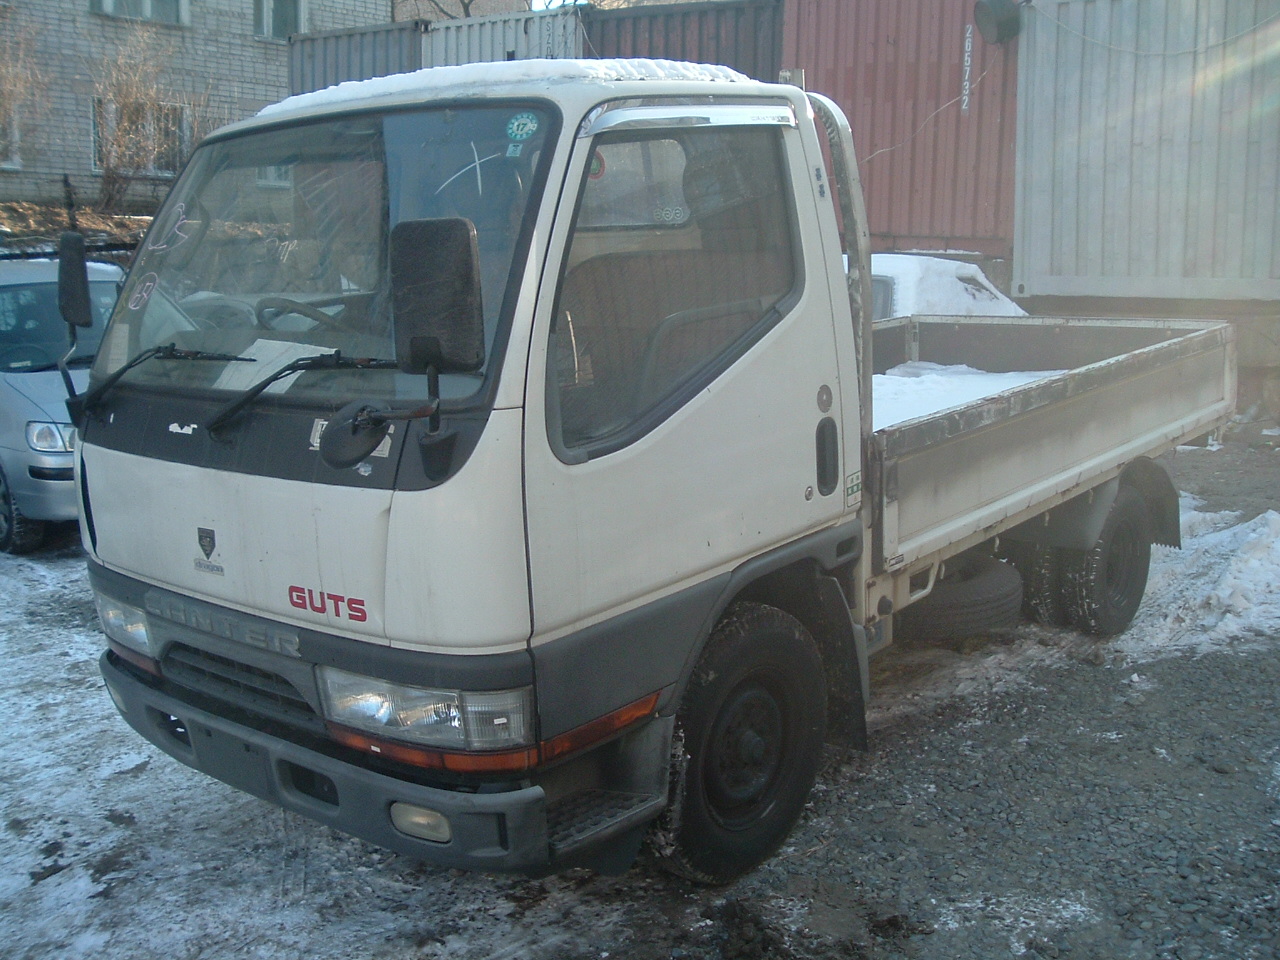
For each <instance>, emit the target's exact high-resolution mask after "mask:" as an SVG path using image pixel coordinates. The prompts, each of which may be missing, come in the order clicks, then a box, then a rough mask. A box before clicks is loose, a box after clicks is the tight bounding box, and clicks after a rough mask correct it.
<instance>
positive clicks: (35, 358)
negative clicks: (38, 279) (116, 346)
mask: <svg viewBox="0 0 1280 960" xmlns="http://www.w3.org/2000/svg"><path fill="white" fill-rule="evenodd" d="M115 301H116V284H115V281H114V280H93V281H90V283H89V304H90V313H91V315H92V317H93V326H91V327H88V328H86V329H84V330H79V331H77V335H76V349H75V352H74V353H72V354H71V356H70V357H68V362H69V363H71V364H73V365H74V364H76V363H88V362H89V361H90V360H92V359H93V354H94V351H95V350H97V349H98V342H99V340H101V339H102V330H103V327H104V326H105V325H106V318H107V315H108V313H110V311H111V306H112V304H114V303H115ZM70 346H71V339H70V336H69V335H68V332H67V323H66V321H65V320H63V319H62V313H61V312H60V311H59V310H58V284H57V282H56V281H53V280H50V281H49V282H47V283H15V284H11V285H8V286H0V373H24V372H27V371H36V370H50V369H52V368H53V367H55V366H57V363H58V361H59V360H61V359H62V358H63V357H64V356H66V355H67V352H68V349H69V348H70Z"/></svg>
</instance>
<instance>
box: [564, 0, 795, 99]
mask: <svg viewBox="0 0 1280 960" xmlns="http://www.w3.org/2000/svg"><path fill="white" fill-rule="evenodd" d="M783 9H784V3H783V0H735V2H715V3H710V2H702V3H683V4H672V5H665V4H664V5H660V6H658V5H654V6H640V7H626V8H622V9H618V10H595V9H590V10H588V11H587V12H586V13H585V14H584V16H583V23H584V26H585V27H586V35H587V44H586V52H587V55H588V56H591V57H601V58H611V57H644V58H647V59H654V60H688V61H692V62H695V63H717V64H722V65H724V66H727V67H732V68H733V69H734V70H737V71H738V72H740V73H745V74H746V75H747V76H749V77H754V78H755V79H757V80H770V81H773V80H777V79H778V69H779V67H780V66H781V54H782V32H783V23H784V19H785V18H784V13H783Z"/></svg>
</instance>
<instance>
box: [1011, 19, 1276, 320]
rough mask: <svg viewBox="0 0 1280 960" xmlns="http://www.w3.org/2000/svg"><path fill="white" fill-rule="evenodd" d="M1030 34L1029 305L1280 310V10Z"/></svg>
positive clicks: (1093, 22) (1023, 94) (1045, 26)
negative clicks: (1117, 302) (1123, 300)
mask: <svg viewBox="0 0 1280 960" xmlns="http://www.w3.org/2000/svg"><path fill="white" fill-rule="evenodd" d="M1023 21H1024V24H1023V35H1022V38H1021V43H1022V45H1023V46H1022V52H1021V59H1022V68H1021V76H1020V78H1019V84H1018V96H1019V104H1020V110H1021V114H1020V117H1019V122H1018V181H1017V197H1018V216H1017V222H1016V229H1015V237H1016V248H1015V249H1016V254H1017V256H1016V258H1015V262H1014V292H1015V293H1016V294H1018V295H1019V296H1037V295H1045V296H1069V297H1128V298H1182V299H1193V300H1271V301H1277V300H1280V59H1277V52H1278V51H1280V0H1170V2H1168V3H1150V2H1147V0H1109V2H1107V3H1097V2H1092V0H1061V2H1044V0H1041V2H1038V3H1037V4H1036V5H1035V6H1034V7H1031V8H1029V9H1027V10H1026V12H1025V13H1024V16H1023Z"/></svg>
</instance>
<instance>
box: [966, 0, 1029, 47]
mask: <svg viewBox="0 0 1280 960" xmlns="http://www.w3.org/2000/svg"><path fill="white" fill-rule="evenodd" d="M1021 6H1022V4H1021V3H1019V2H1018V0H978V2H977V3H975V4H974V5H973V22H974V23H976V24H977V25H978V33H980V34H982V39H983V40H985V41H987V43H1008V42H1009V41H1010V40H1012V39H1013V38H1014V37H1016V36H1017V35H1018V30H1019V29H1021V26H1022V22H1021V13H1020V11H1019V9H1018V8H1019V7H1021Z"/></svg>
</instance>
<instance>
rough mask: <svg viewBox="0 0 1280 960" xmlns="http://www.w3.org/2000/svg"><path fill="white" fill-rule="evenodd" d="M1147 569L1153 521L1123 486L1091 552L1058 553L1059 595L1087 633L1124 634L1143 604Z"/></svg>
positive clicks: (1142, 502) (1138, 499) (1138, 498)
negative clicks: (1060, 562) (1060, 588)
mask: <svg viewBox="0 0 1280 960" xmlns="http://www.w3.org/2000/svg"><path fill="white" fill-rule="evenodd" d="M1150 565H1151V517H1150V514H1149V513H1148V512H1147V504H1146V501H1145V500H1143V499H1142V494H1140V493H1138V491H1137V490H1135V489H1133V487H1127V486H1122V487H1121V488H1120V491H1119V493H1117V494H1116V499H1115V502H1114V503H1113V504H1112V505H1111V510H1110V512H1108V513H1107V519H1106V521H1105V522H1104V523H1103V525H1102V533H1101V534H1099V536H1098V539H1097V541H1096V542H1095V543H1094V545H1093V549H1092V550H1063V551H1062V573H1061V577H1062V596H1063V602H1064V606H1065V607H1066V611H1067V614H1068V616H1069V617H1070V620H1071V623H1072V624H1073V625H1074V626H1075V627H1076V628H1077V629H1079V630H1083V631H1084V632H1085V633H1092V634H1094V635H1095V636H1099V637H1113V636H1115V635H1116V634H1118V633H1123V632H1124V631H1125V630H1126V629H1128V626H1129V624H1130V623H1132V622H1133V618H1134V615H1135V614H1137V612H1138V606H1139V604H1141V603H1142V595H1143V593H1145V592H1146V589H1147V573H1148V570H1149V569H1150Z"/></svg>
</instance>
